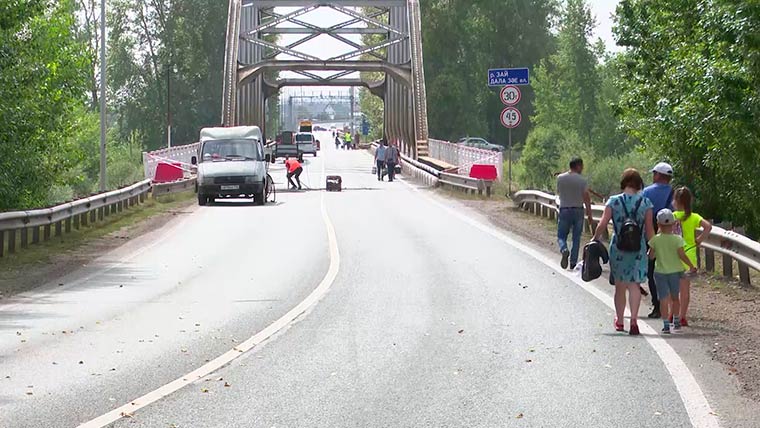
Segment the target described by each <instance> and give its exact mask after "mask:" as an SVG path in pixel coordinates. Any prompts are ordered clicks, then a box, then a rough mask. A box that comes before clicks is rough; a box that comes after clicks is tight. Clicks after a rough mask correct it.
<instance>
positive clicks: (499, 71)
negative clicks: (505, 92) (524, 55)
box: [488, 67, 530, 86]
mask: <svg viewBox="0 0 760 428" xmlns="http://www.w3.org/2000/svg"><path fill="white" fill-rule="evenodd" d="M505 85H530V72H529V70H528V68H527V67H525V68H492V69H489V70H488V86H505Z"/></svg>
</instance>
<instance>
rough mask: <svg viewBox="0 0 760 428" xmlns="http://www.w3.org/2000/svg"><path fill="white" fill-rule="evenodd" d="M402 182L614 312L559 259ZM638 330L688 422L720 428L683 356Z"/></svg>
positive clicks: (653, 333)
mask: <svg viewBox="0 0 760 428" xmlns="http://www.w3.org/2000/svg"><path fill="white" fill-rule="evenodd" d="M401 182H402V183H404V184H405V185H406V186H408V187H409V188H410V189H412V190H413V191H415V192H417V193H419V194H420V195H421V196H423V197H424V198H426V199H427V200H428V201H430V202H432V203H433V204H434V205H436V206H438V207H439V208H441V209H443V210H445V211H447V212H448V213H450V214H452V215H453V216H455V217H457V218H458V219H460V220H462V221H464V222H465V223H467V224H469V225H471V226H473V227H475V228H476V229H478V230H480V231H482V232H484V233H486V234H488V235H491V236H492V237H494V238H496V239H498V240H500V241H502V242H504V243H506V244H508V245H510V246H512V247H514V248H517V249H518V250H520V251H522V252H523V253H525V254H527V255H529V256H531V257H533V258H534V259H536V260H538V261H539V262H541V263H543V264H545V265H546V266H548V267H549V268H551V269H553V270H555V271H556V272H557V273H559V274H560V275H562V276H564V277H565V278H567V279H569V280H571V281H573V282H574V283H576V284H578V285H579V286H580V287H581V288H583V289H584V290H586V291H587V292H588V293H590V294H591V295H592V296H594V297H596V298H597V299H598V300H599V301H601V302H602V303H604V304H605V305H606V306H607V307H608V308H610V309H612V310H615V303H614V300H613V299H612V296H610V295H609V294H607V293H605V292H603V291H602V290H600V289H599V288H597V287H594V286H593V285H591V284H590V283H586V282H583V281H582V280H581V279H579V278H577V277H576V276H574V275H573V274H572V273H570V272H569V271H566V270H564V269H560V268H559V267H558V266H557V261H556V260H554V259H550V258H548V257H547V256H546V255H544V254H542V253H540V252H538V251H536V250H535V249H533V248H531V247H529V246H527V245H525V244H522V243H520V242H518V241H515V240H514V239H512V238H510V237H509V236H507V235H505V234H504V233H502V232H501V231H499V230H498V229H496V228H494V227H492V226H489V225H486V224H483V223H481V222H479V221H477V220H475V219H473V218H472V217H469V216H467V215H464V214H462V213H460V212H459V211H457V210H455V209H453V208H450V207H447V206H446V205H444V204H442V203H440V202H439V201H437V200H435V199H433V198H432V197H430V196H429V195H426V194H425V193H424V192H422V191H420V190H419V189H417V188H416V187H414V186H412V185H411V184H409V183H407V182H406V180H401ZM639 329H640V330H641V331H642V332H643V333H644V335H643V336H644V338H646V340H647V342H648V343H649V345H650V346H651V347H652V348H653V349H654V351H655V352H656V353H657V355H658V356H659V357H660V359H661V360H662V362H663V363H664V365H665V368H666V369H667V370H668V372H669V373H670V376H671V378H672V379H673V383H674V384H675V386H676V389H677V390H678V393H679V394H680V396H681V400H682V401H683V404H684V407H685V408H686V412H687V414H688V415H689V420H690V421H691V424H692V426H693V427H695V428H720V423H719V421H718V417H717V415H716V414H715V413H714V412H713V410H712V408H711V407H710V403H709V402H708V401H707V398H706V397H705V395H704V393H703V392H702V388H701V387H700V386H699V383H697V380H696V379H695V378H694V375H693V374H692V373H691V371H690V370H689V368H688V367H687V366H686V363H684V361H683V360H682V359H681V356H680V355H678V353H677V352H676V351H675V350H674V349H673V348H672V347H671V346H670V344H668V342H667V341H665V340H664V339H663V338H662V337H660V335H659V333H657V332H656V331H655V330H654V329H653V328H652V327H650V326H649V324H647V323H646V322H641V323H639Z"/></svg>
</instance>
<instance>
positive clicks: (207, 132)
mask: <svg viewBox="0 0 760 428" xmlns="http://www.w3.org/2000/svg"><path fill="white" fill-rule="evenodd" d="M268 157H269V155H265V154H264V144H263V143H262V135H261V130H260V129H259V127H257V126H235V127H229V128H203V129H201V135H200V144H199V148H198V156H197V157H196V156H193V158H192V163H193V164H194V165H198V181H197V184H196V186H197V190H198V204H199V205H206V204H207V203H209V202H213V201H214V200H215V199H216V198H239V197H247V198H253V201H254V203H256V204H259V205H263V204H264V202H265V201H266V182H267V168H268V159H267V158H268Z"/></svg>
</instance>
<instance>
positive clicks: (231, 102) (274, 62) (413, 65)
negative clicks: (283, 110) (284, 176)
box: [222, 0, 428, 157]
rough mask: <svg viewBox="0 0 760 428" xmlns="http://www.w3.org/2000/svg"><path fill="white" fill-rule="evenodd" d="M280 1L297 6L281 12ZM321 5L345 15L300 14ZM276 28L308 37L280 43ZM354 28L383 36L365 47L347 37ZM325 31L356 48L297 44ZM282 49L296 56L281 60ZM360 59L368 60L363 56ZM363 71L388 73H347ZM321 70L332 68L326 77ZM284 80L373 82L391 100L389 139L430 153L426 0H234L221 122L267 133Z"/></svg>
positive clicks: (370, 84)
mask: <svg viewBox="0 0 760 428" xmlns="http://www.w3.org/2000/svg"><path fill="white" fill-rule="evenodd" d="M361 6H370V7H373V11H372V12H370V13H367V14H364V13H362V12H360V11H358V10H356V9H355V8H357V7H361ZM275 7H293V8H296V9H295V10H294V11H291V12H288V13H284V14H282V13H277V12H276V11H275V9H274V8H275ZM319 8H331V9H334V10H336V11H339V12H341V14H343V15H344V16H346V19H345V20H344V22H342V23H340V24H336V25H333V26H330V27H319V26H317V25H313V24H310V23H308V22H305V21H303V20H301V19H299V17H301V16H302V15H305V14H308V13H309V12H311V11H314V10H316V9H319ZM382 18H384V19H382ZM286 24H293V25H295V26H287V25H286ZM356 24H359V25H361V26H360V27H357V26H356ZM276 34H295V35H300V36H303V37H302V38H301V39H299V40H298V41H296V42H294V43H291V44H289V45H287V46H280V45H278V44H276V43H272V42H270V41H268V40H267V36H269V35H276ZM349 34H378V35H383V36H384V38H383V40H382V41H381V42H379V43H376V44H374V45H372V46H363V45H361V44H358V43H356V42H353V41H352V40H350V39H349V38H347V37H345V35H349ZM320 35H327V36H330V37H332V38H335V39H337V40H340V41H341V42H343V43H345V44H347V45H349V46H350V47H351V48H353V49H354V50H353V51H351V52H348V53H346V54H343V55H338V56H335V57H333V58H327V59H322V58H317V57H315V56H312V55H310V54H309V53H306V52H303V51H299V50H298V46H299V45H301V44H303V43H305V42H307V41H309V40H312V39H314V38H316V37H319V36H320ZM280 54H284V55H287V56H289V57H290V58H289V59H287V60H282V59H277V58H276V57H277V55H280ZM360 57H363V58H364V59H361V60H358V59H357V58H360ZM368 57H371V58H372V59H367V58H368ZM270 70H271V71H291V72H294V73H297V74H299V75H301V76H303V78H298V79H279V80H276V81H275V80H273V79H271V78H268V77H267V76H266V72H267V71H270ZM357 71H358V72H364V71H370V72H380V73H383V75H384V76H385V77H384V79H383V80H380V81H364V80H362V79H344V78H342V77H344V76H347V75H348V74H350V73H353V72H357ZM315 72H332V73H333V74H331V75H329V76H324V75H320V74H316V73H315ZM285 86H363V87H366V88H369V89H370V91H371V92H372V93H373V94H375V95H377V96H379V97H380V98H382V99H383V102H384V104H385V108H384V112H385V113H384V129H383V135H384V136H385V138H387V139H389V140H398V141H401V142H403V143H405V144H404V145H403V146H404V147H405V148H406V151H407V154H409V155H411V156H415V157H416V156H418V155H427V153H428V150H427V140H428V125H427V104H426V100H425V96H426V94H425V74H424V69H423V62H422V35H421V18H420V5H419V0H329V1H328V0H315V1H308V0H229V10H228V17H227V35H226V42H225V61H224V89H223V100H222V123H223V124H224V125H225V126H232V125H238V124H255V125H258V126H260V127H261V128H262V129H264V131H265V132H266V130H265V125H266V112H265V108H266V100H267V98H269V97H271V96H273V95H274V94H276V93H277V92H278V90H279V89H280V88H282V87H285Z"/></svg>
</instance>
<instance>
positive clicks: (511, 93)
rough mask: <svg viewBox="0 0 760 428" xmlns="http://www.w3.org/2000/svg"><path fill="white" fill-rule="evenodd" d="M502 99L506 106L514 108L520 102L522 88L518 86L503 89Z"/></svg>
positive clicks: (508, 86)
mask: <svg viewBox="0 0 760 428" xmlns="http://www.w3.org/2000/svg"><path fill="white" fill-rule="evenodd" d="M500 98H501V102H502V103H504V105H505V106H513V105H516V104H517V103H519V102H520V99H521V98H522V93H521V92H520V88H518V87H517V86H514V85H507V86H505V87H503V88H501V93H500Z"/></svg>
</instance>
